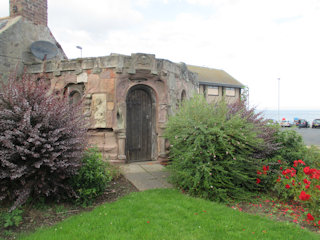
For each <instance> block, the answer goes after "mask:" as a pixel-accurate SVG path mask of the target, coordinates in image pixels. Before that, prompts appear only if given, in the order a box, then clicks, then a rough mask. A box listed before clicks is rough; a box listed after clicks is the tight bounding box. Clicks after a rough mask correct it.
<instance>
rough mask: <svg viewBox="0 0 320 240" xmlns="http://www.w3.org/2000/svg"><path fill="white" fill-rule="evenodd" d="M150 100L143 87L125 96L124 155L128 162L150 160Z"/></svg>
mask: <svg viewBox="0 0 320 240" xmlns="http://www.w3.org/2000/svg"><path fill="white" fill-rule="evenodd" d="M151 137H152V100H151V96H150V94H149V93H148V92H147V91H145V90H143V89H135V90H133V91H131V92H129V95H128V97H127V133H126V155H127V161H128V162H136V161H148V160H151V144H152V139H151Z"/></svg>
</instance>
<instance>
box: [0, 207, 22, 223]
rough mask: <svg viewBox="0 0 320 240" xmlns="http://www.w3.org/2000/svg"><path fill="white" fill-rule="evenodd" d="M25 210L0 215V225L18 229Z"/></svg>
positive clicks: (17, 209) (18, 209)
mask: <svg viewBox="0 0 320 240" xmlns="http://www.w3.org/2000/svg"><path fill="white" fill-rule="evenodd" d="M22 214H23V210H22V209H20V208H16V209H14V210H12V211H11V212H7V211H6V212H2V213H0V225H1V227H4V228H9V227H13V226H15V227H18V226H19V225H20V223H21V221H22Z"/></svg>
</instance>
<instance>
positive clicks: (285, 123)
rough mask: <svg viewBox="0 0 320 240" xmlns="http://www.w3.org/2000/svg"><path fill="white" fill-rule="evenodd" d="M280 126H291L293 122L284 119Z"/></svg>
mask: <svg viewBox="0 0 320 240" xmlns="http://www.w3.org/2000/svg"><path fill="white" fill-rule="evenodd" d="M280 126H281V127H291V126H292V124H291V123H290V121H287V120H282V121H281V122H280Z"/></svg>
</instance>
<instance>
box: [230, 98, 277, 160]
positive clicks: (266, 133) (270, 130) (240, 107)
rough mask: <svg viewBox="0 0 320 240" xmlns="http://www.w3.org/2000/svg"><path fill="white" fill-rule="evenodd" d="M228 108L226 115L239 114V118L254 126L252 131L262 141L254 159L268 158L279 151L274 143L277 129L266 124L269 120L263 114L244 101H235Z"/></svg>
mask: <svg viewBox="0 0 320 240" xmlns="http://www.w3.org/2000/svg"><path fill="white" fill-rule="evenodd" d="M228 107H229V112H228V114H230V115H235V114H240V116H241V118H243V119H245V120H246V121H247V122H248V123H252V124H253V125H254V126H255V127H254V131H256V132H257V137H258V138H260V139H263V147H261V149H260V151H256V152H255V153H254V154H253V156H254V157H256V158H268V157H270V156H271V155H273V154H274V153H275V151H277V150H279V148H280V144H279V143H277V142H276V141H275V139H276V134H277V133H278V132H279V127H277V126H276V125H270V124H268V123H269V121H270V120H269V119H265V118H264V117H263V116H262V114H263V112H259V111H256V109H255V108H254V107H251V108H249V107H248V106H247V102H246V101H236V102H234V103H232V104H229V106H228Z"/></svg>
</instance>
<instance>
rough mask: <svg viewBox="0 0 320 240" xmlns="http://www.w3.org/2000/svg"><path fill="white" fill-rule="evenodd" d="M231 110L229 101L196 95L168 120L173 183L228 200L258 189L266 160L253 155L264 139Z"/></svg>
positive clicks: (170, 167) (167, 129)
mask: <svg viewBox="0 0 320 240" xmlns="http://www.w3.org/2000/svg"><path fill="white" fill-rule="evenodd" d="M228 112H229V109H228V106H227V104H226V103H225V102H224V101H222V102H220V103H218V104H217V105H212V104H211V105H210V104H207V102H206V100H205V99H204V98H203V97H202V96H195V97H194V98H193V99H191V100H189V101H185V102H184V103H183V104H182V106H181V107H180V109H179V111H178V112H177V113H176V114H175V115H174V116H172V117H170V118H169V121H168V123H167V128H166V132H165V136H166V137H167V138H168V140H169V142H170V144H171V148H170V159H171V161H170V162H169V165H168V168H169V169H170V171H171V182H172V183H173V184H174V185H176V186H178V187H179V188H181V189H182V190H185V191H187V192H189V194H191V195H196V196H200V197H204V198H208V199H214V200H217V201H228V199H229V198H236V199H243V198H247V197H248V196H249V195H250V192H252V191H254V190H257V189H258V186H259V185H258V184H257V183H256V181H257V175H256V174H257V170H258V169H259V168H260V167H261V161H259V160H257V159H255V158H253V157H252V156H253V155H254V153H256V152H259V151H261V150H262V148H263V146H264V145H263V144H264V141H263V139H261V138H258V137H257V136H258V135H259V132H258V131H257V129H256V128H255V126H254V124H253V123H250V122H248V121H247V120H246V119H244V118H242V117H241V114H240V113H237V112H235V113H233V114H228Z"/></svg>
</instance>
